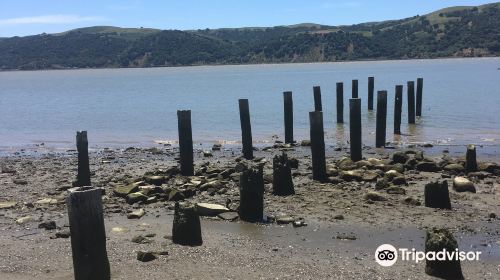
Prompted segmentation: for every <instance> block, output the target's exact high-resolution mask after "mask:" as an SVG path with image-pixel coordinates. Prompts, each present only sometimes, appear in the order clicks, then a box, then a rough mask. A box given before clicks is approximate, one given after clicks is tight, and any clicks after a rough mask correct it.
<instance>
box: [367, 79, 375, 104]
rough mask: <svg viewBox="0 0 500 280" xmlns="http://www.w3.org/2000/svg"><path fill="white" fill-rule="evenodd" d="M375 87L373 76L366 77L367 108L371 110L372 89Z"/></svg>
mask: <svg viewBox="0 0 500 280" xmlns="http://www.w3.org/2000/svg"><path fill="white" fill-rule="evenodd" d="M374 89H375V78H374V77H368V110H369V111H372V110H373V91H374Z"/></svg>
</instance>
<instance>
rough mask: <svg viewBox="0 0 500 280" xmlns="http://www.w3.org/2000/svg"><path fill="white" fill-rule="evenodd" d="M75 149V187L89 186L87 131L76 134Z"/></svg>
mask: <svg viewBox="0 0 500 280" xmlns="http://www.w3.org/2000/svg"><path fill="white" fill-rule="evenodd" d="M76 149H77V151H78V174H77V175H76V183H75V187H83V186H90V185H91V183H90V166H89V142H88V140H87V131H77V132H76Z"/></svg>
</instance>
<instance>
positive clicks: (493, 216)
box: [488, 213, 497, 219]
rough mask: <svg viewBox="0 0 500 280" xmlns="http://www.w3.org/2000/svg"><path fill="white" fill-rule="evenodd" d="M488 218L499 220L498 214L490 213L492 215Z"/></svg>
mask: <svg viewBox="0 0 500 280" xmlns="http://www.w3.org/2000/svg"><path fill="white" fill-rule="evenodd" d="M488 218H490V219H496V218H497V214H495V213H490V214H489V215H488Z"/></svg>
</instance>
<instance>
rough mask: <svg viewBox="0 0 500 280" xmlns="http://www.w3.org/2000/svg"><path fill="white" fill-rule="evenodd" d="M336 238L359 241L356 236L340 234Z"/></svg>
mask: <svg viewBox="0 0 500 280" xmlns="http://www.w3.org/2000/svg"><path fill="white" fill-rule="evenodd" d="M335 238H337V239H340V240H356V239H357V238H356V236H355V235H354V234H346V233H341V234H338V235H337V236H336V237H335Z"/></svg>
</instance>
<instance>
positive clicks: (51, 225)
mask: <svg viewBox="0 0 500 280" xmlns="http://www.w3.org/2000/svg"><path fill="white" fill-rule="evenodd" d="M38 228H43V229H46V230H53V229H56V222H54V221H48V222H43V223H41V224H39V225H38Z"/></svg>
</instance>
